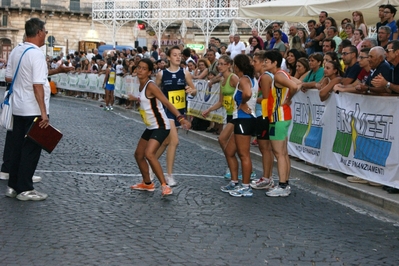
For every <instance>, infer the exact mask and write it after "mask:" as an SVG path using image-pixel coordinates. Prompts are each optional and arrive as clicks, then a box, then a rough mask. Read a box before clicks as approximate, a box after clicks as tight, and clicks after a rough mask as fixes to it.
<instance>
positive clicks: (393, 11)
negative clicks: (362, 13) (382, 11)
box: [384, 4, 397, 16]
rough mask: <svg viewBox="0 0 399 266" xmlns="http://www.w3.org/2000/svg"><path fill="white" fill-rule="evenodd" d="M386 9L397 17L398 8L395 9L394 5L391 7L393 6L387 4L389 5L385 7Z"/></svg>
mask: <svg viewBox="0 0 399 266" xmlns="http://www.w3.org/2000/svg"><path fill="white" fill-rule="evenodd" d="M384 8H388V9H389V10H390V11H391V13H392V14H393V16H395V15H396V11H397V9H396V7H394V6H393V5H391V4H387V5H385V7H384Z"/></svg>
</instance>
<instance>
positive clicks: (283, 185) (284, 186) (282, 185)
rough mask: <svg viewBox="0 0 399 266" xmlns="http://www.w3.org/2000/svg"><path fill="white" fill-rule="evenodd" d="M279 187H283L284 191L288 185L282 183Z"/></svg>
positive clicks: (279, 183)
mask: <svg viewBox="0 0 399 266" xmlns="http://www.w3.org/2000/svg"><path fill="white" fill-rule="evenodd" d="M278 185H279V186H280V187H281V188H283V189H285V188H286V187H287V185H288V184H287V183H281V182H278Z"/></svg>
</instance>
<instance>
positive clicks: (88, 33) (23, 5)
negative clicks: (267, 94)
mask: <svg viewBox="0 0 399 266" xmlns="http://www.w3.org/2000/svg"><path fill="white" fill-rule="evenodd" d="M0 1H1V6H0V57H2V58H5V59H7V58H8V54H9V53H10V52H11V50H12V49H13V48H14V47H15V46H16V45H17V44H18V43H19V42H21V41H22V38H23V34H24V24H25V21H26V20H28V19H30V18H32V17H37V18H40V19H42V20H44V21H46V29H47V30H48V35H47V44H46V47H43V48H42V49H43V50H44V52H45V53H46V54H49V55H50V56H55V55H58V54H59V53H61V52H63V53H64V54H65V53H66V52H73V51H82V50H83V51H86V50H87V49H92V48H95V47H97V46H98V45H101V44H105V43H106V44H112V30H111V29H110V28H109V27H107V26H106V25H104V24H102V23H98V22H96V23H93V21H92V1H91V0H58V1H53V0H19V1H17V0H0ZM134 23H135V22H134V21H131V22H128V23H126V24H124V25H123V26H122V27H121V28H120V29H119V31H118V32H117V34H116V36H117V38H116V41H117V44H121V45H131V46H135V41H138V43H137V42H136V45H137V44H139V45H140V46H143V45H147V46H151V44H152V43H154V42H155V41H156V37H155V36H153V34H152V30H151V29H150V28H149V27H147V28H146V29H143V30H140V31H139V34H138V37H137V38H135V37H134V35H133V30H132V29H133V25H134ZM186 23H187V28H188V30H187V35H186V38H185V39H182V37H181V36H180V34H179V27H180V25H179V23H176V24H172V25H170V27H168V29H167V30H166V31H165V33H164V35H163V37H162V42H161V46H170V44H174V43H181V42H183V43H196V44H204V43H205V41H204V36H203V35H202V33H201V31H199V30H198V29H197V28H196V27H195V25H194V24H193V23H190V22H189V21H188V22H186ZM238 25H239V27H241V28H242V29H243V30H242V32H244V33H246V34H245V36H244V37H243V39H245V40H246V39H247V37H248V36H249V35H250V29H249V28H248V26H246V25H245V24H238ZM228 35H229V24H228V23H224V24H221V25H220V26H219V27H218V28H216V29H215V31H214V34H213V36H215V37H219V38H221V40H222V42H227V41H228ZM199 52H200V53H201V51H199Z"/></svg>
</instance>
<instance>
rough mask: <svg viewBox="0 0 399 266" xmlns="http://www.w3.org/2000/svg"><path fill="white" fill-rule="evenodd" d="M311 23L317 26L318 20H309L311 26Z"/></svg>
mask: <svg viewBox="0 0 399 266" xmlns="http://www.w3.org/2000/svg"><path fill="white" fill-rule="evenodd" d="M309 23H313V24H315V25H316V20H314V19H311V20H308V24H309Z"/></svg>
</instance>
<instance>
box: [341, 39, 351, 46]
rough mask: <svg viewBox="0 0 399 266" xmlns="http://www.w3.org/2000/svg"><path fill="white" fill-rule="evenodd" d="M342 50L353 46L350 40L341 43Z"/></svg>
mask: <svg viewBox="0 0 399 266" xmlns="http://www.w3.org/2000/svg"><path fill="white" fill-rule="evenodd" d="M340 45H341V47H342V48H345V47H348V46H350V45H352V42H351V41H350V40H348V39H345V40H342V42H341V43H340Z"/></svg>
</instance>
